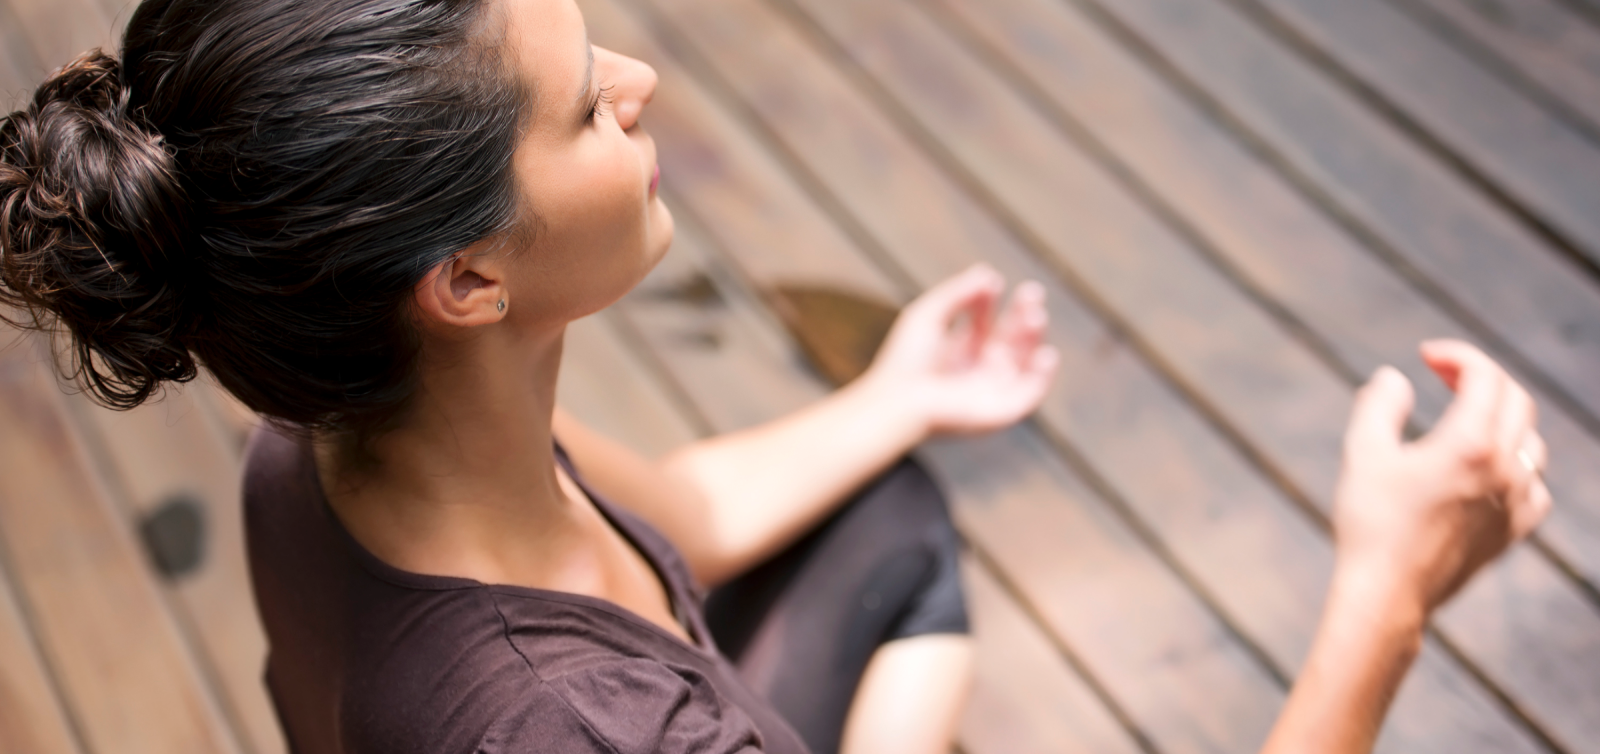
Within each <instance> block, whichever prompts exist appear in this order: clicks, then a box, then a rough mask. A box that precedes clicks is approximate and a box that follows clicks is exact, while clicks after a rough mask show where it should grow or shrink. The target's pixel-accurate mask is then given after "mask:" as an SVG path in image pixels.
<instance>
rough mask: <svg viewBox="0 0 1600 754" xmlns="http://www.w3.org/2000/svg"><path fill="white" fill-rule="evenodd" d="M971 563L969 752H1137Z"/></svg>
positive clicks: (966, 573) (964, 735) (964, 734)
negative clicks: (972, 675)
mask: <svg viewBox="0 0 1600 754" xmlns="http://www.w3.org/2000/svg"><path fill="white" fill-rule="evenodd" d="M965 566H966V567H965V568H964V570H963V572H962V576H963V579H964V582H965V586H966V588H967V604H968V608H969V610H970V611H971V614H972V639H973V644H974V657H975V670H976V678H975V679H974V681H973V689H972V697H971V699H970V700H969V701H968V704H967V712H966V716H965V717H963V718H962V721H961V732H960V734H959V738H960V740H961V744H962V747H963V749H964V750H965V751H966V752H967V754H988V753H989V752H995V754H1000V753H1001V752H1004V753H1005V754H1133V753H1134V752H1136V751H1138V748H1137V747H1136V746H1135V745H1134V743H1133V741H1132V740H1131V739H1130V738H1129V737H1128V734H1127V733H1126V732H1125V731H1123V730H1122V729H1121V728H1119V727H1117V723H1116V721H1115V720H1113V719H1112V717H1111V715H1109V714H1107V712H1106V711H1105V709H1104V708H1103V707H1101V706H1100V704H1099V701H1098V700H1097V699H1096V698H1095V697H1094V694H1093V692H1092V691H1090V690H1089V688H1088V687H1087V685H1086V684H1084V683H1083V681H1082V680H1081V679H1080V678H1079V677H1078V676H1076V675H1074V674H1072V673H1071V672H1070V671H1069V669H1068V667H1067V665H1066V663H1065V662H1064V661H1063V660H1062V659H1061V657H1060V656H1059V655H1057V654H1056V650H1055V647H1053V646H1051V644H1050V641H1049V639H1048V638H1046V636H1045V635H1044V633H1043V632H1042V631H1040V630H1039V627H1038V626H1037V625H1035V624H1034V623H1033V622H1032V621H1031V620H1029V618H1028V616H1026V615H1025V614H1023V612H1022V610H1021V609H1020V608H1018V607H1017V605H1016V603H1015V602H1013V601H1012V600H1011V598H1010V597H1009V595H1007V594H1005V593H1004V591H1003V590H1002V589H1001V587H1000V585H999V583H998V582H997V581H996V580H995V577H994V576H993V575H991V574H990V573H989V572H988V571H987V570H985V569H984V568H983V567H981V566H978V565H976V564H975V563H973V562H972V561H970V560H968V561H966V563H965Z"/></svg>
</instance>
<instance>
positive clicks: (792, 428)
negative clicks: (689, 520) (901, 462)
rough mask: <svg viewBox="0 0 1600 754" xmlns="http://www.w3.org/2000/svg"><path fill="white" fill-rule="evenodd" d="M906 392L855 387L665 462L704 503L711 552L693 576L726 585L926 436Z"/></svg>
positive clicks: (699, 445)
mask: <svg viewBox="0 0 1600 754" xmlns="http://www.w3.org/2000/svg"><path fill="white" fill-rule="evenodd" d="M927 434H928V429H927V424H926V421H925V419H924V418H923V412H921V411H919V410H918V408H917V406H916V405H915V401H914V398H913V397H912V396H910V395H908V394H907V393H905V392H904V391H896V390H893V389H890V388H888V387H887V386H880V385H879V384H877V383H874V382H872V381H871V380H867V379H864V380H858V381H856V382H854V383H851V384H850V385H847V386H845V387H844V388H842V389H840V390H839V391H837V392H835V393H833V394H831V395H829V396H828V397H826V398H823V399H822V400H819V401H817V402H816V403H813V404H811V405H810V406H807V407H806V408H803V409H801V410H799V411H796V412H794V413H792V414H789V415H786V416H784V417H781V418H779V419H776V420H774V421H771V422H768V423H766V424H762V425H759V426H756V427H752V428H749V429H746V430H741V431H738V432H732V433H728V434H725V435H719V436H716V437H712V438H708V439H705V440H702V441H699V442H696V443H693V444H691V445H688V446H686V447H684V448H682V449H680V450H678V451H675V452H673V453H672V454H670V455H668V456H667V457H665V458H663V459H662V461H661V463H662V467H663V469H664V470H665V471H666V472H667V473H668V474H669V475H671V476H673V477H675V478H677V479H679V480H681V481H683V482H685V483H686V484H688V485H689V486H692V487H693V488H694V489H695V490H696V491H697V492H698V493H699V497H700V498H701V499H702V500H703V502H704V505H705V507H706V512H707V513H708V514H709V515H707V516H706V519H705V520H706V521H707V522H708V525H709V527H710V528H711V531H707V532H704V533H703V536H704V537H706V540H707V541H706V542H705V543H704V545H703V549H704V550H705V551H707V552H714V553H716V554H717V556H718V557H717V558H716V561H715V562H712V563H707V564H705V565H704V566H703V567H702V572H701V573H700V574H699V575H700V576H701V578H703V579H705V580H706V581H707V582H710V583H716V582H719V581H722V580H725V579H727V578H730V577H732V576H734V575H736V574H738V573H740V572H742V571H744V570H746V569H747V568H749V567H750V566H752V565H754V564H756V563H758V562H760V561H761V560H763V559H765V558H767V557H768V556H770V555H772V554H773V553H775V552H777V551H779V550H781V549H782V548H783V547H785V546H786V545H788V544H789V543H790V542H792V541H794V540H795V539H797V538H798V537H799V536H800V535H801V534H803V533H804V532H805V531H807V530H809V529H810V528H811V527H812V526H813V525H815V524H816V523H817V522H818V521H820V520H821V519H823V518H824V517H826V516H827V515H828V514H829V513H831V512H832V511H833V510H834V509H835V508H836V507H837V506H838V505H839V504H840V503H842V502H843V501H844V500H846V499H848V497H849V496H850V494H851V493H853V492H855V491H856V490H857V489H859V488H860V487H861V486H862V485H864V484H866V483H867V482H868V481H870V480H871V479H872V478H873V477H874V476H876V475H877V474H879V473H880V472H882V471H883V470H884V469H886V468H887V467H888V466H889V465H890V464H892V463H894V462H895V460H897V459H898V458H900V457H901V456H903V455H905V454H906V453H907V452H908V451H910V450H911V449H912V448H913V447H915V446H916V445H917V444H918V443H920V442H922V440H923V439H924V438H925V437H926V436H927Z"/></svg>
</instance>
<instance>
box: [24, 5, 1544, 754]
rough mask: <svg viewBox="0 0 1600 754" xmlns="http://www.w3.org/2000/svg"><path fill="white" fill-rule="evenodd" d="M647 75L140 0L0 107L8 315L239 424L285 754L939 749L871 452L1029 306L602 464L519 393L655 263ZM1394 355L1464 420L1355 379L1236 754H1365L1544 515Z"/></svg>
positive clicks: (924, 634) (1514, 444)
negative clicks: (1243, 749) (1307, 552)
mask: <svg viewBox="0 0 1600 754" xmlns="http://www.w3.org/2000/svg"><path fill="white" fill-rule="evenodd" d="M654 84H655V75H654V72H653V71H651V70H650V69H649V68H648V67H647V66H645V65H643V64H642V63H639V62H638V61H634V60H630V59H628V58H625V57H622V56H620V55H616V54H614V53H611V52H608V51H606V50H602V49H598V48H594V47H592V46H591V45H590V44H589V43H588V41H587V36H586V32H585V30H584V26H583V21H582V17H581V15H580V14H579V12H578V10H577V8H576V6H575V5H573V3H572V1H571V0H318V2H299V1H296V0H272V1H270V2H268V1H264V0H145V2H144V3H142V4H141V5H140V7H139V9H138V10H137V12H136V13H135V14H134V16H133V18H132V20H131V22H130V24H129V27H128V31H127V35H126V38H125V40H124V45H123V57H122V60H121V61H120V62H119V61H118V60H115V59H112V58H111V57H109V56H106V55H104V54H100V53H91V54H89V55H86V56H85V57H83V58H80V59H79V60H78V61H76V62H74V63H73V64H71V65H69V66H67V67H66V68H65V69H63V70H62V71H60V72H58V73H57V74H56V75H55V76H53V77H52V78H51V79H50V80H49V81H47V82H45V83H44V84H43V85H42V86H41V87H40V89H39V90H38V92H37V94H36V97H35V99H34V101H33V103H32V104H31V105H30V106H29V107H28V108H27V109H26V110H24V111H21V112H18V113H14V114H12V115H11V116H10V117H8V118H7V119H6V120H5V121H4V123H3V126H0V150H3V152H0V156H3V159H0V253H3V264H0V276H3V281H4V289H3V290H4V296H5V297H6V299H7V301H8V302H9V303H11V304H13V305H14V306H16V307H17V310H18V311H21V312H25V313H26V315H25V316H26V318H27V322H26V324H29V325H30V326H35V327H40V328H52V327H55V326H57V324H58V323H59V325H60V326H62V327H64V329H65V330H66V331H68V332H69V333H70V335H71V353H72V354H73V357H74V358H73V359H72V364H73V365H74V367H75V369H74V370H73V373H74V375H75V376H76V377H78V378H79V379H80V380H81V381H82V382H83V383H84V384H85V385H86V386H87V387H88V388H89V389H90V390H91V391H93V392H94V394H96V395H97V396H98V397H100V398H101V399H102V400H103V401H104V402H106V403H108V404H110V405H113V406H124V407H125V406H132V405H136V404H138V403H139V402H141V401H143V400H145V399H146V398H148V397H149V396H151V395H152V394H153V393H154V392H155V391H156V390H157V389H158V388H159V387H160V385H161V384H162V383H164V382H167V381H183V380H187V379H191V378H193V377H194V376H195V375H196V373H197V369H198V367H199V366H200V365H204V366H205V367H206V368H207V369H208V370H209V371H210V372H212V373H213V374H214V375H215V376H216V378H217V379H218V380H219V381H220V382H221V384H222V385H223V386H224V387H226V388H227V389H228V390H229V391H230V392H232V393H233V394H234V395H236V396H237V397H238V398H239V399H240V400H242V401H243V402H244V403H245V404H246V405H248V406H250V407H251V408H252V409H254V410H256V411H257V412H259V413H261V414H263V415H265V416H267V417H270V418H272V419H273V420H275V423H274V426H273V428H272V429H270V430H268V431H266V432H264V433H262V434H260V435H258V436H257V437H256V438H255V439H254V440H253V442H252V445H251V449H250V459H249V469H248V472H247V479H246V505H247V519H248V527H249V532H248V536H249V543H250V551H251V553H250V554H251V562H252V575H253V578H254V580H255V587H256V593H257V601H258V604H259V605H260V608H261V611H262V617H263V621H264V624H265V626H266V628H267V633H268V637H269V640H270V644H271V657H270V658H269V662H268V670H267V681H268V685H269V689H270V691H271V693H272V697H273V700H274V702H275V704H276V705H277V708H278V712H279V716H280V719H281V720H282V722H283V724H284V728H285V731H286V734H287V737H288V739H289V741H290V745H291V747H292V748H293V749H294V750H295V751H297V752H335V751H344V752H363V751H382V752H407V751H417V752H423V751H426V752H443V751H462V752H466V751H481V752H526V751H562V752H576V751H591V750H592V751H668V752H676V751H771V752H799V751H805V750H806V749H807V747H808V746H809V747H810V748H811V749H813V750H816V751H832V750H841V751H847V752H857V751H868V750H872V751H907V752H911V751H918V752H932V751H945V750H948V747H949V744H950V740H951V737H952V735H953V730H954V724H955V721H956V719H957V716H958V713H959V709H960V705H961V701H962V695H963V692H964V688H965V686H966V684H967V681H968V678H969V677H970V673H971V671H970V664H971V657H970V653H971V649H970V646H969V644H968V641H967V640H966V639H965V638H964V633H965V613H964V607H963V604H962V601H961V597H960V591H959V585H958V584H957V582H956V580H955V576H954V565H953V564H954V542H955V539H954V536H953V534H952V532H951V530H950V527H949V523H948V515H947V512H946V511H945V508H944V505H943V501H942V499H941V497H940V496H939V493H938V490H937V488H936V487H935V486H934V485H933V484H932V482H931V480H929V479H928V478H927V476H926V475H925V474H924V473H923V472H921V470H920V469H918V468H917V467H916V466H915V465H914V464H911V463H909V462H905V461H901V460H900V459H901V458H902V457H903V456H904V454H905V453H906V452H907V451H908V450H910V449H911V448H912V447H914V446H915V445H916V444H917V443H919V442H921V441H922V440H923V439H925V438H927V437H928V436H930V435H933V434H936V433H951V432H982V431H988V430H993V429H998V428H1001V427H1004V426H1007V425H1009V424H1011V423H1013V422H1015V421H1017V420H1019V419H1020V418H1022V417H1023V416H1025V415H1026V414H1028V413H1029V412H1031V411H1032V410H1033V409H1034V408H1035V407H1036V405H1037V404H1038V403H1039V402H1040V400H1042V397H1043V395H1044V393H1045V391H1046V389H1047V387H1048V385H1049V383H1050V381H1051V379H1052V377H1053V374H1054V371H1055V367H1056V357H1055V355H1054V353H1053V352H1052V351H1051V350H1050V349H1049V348H1048V347H1047V346H1043V345H1041V342H1042V334H1043V331H1044V328H1045V315H1044V308H1043V302H1042V292H1041V290H1042V289H1041V288H1040V287H1039V286H1038V285H1037V284H1031V283H1024V284H1023V285H1020V286H1018V288H1017V290H1016V291H1015V293H1014V294H1013V295H1012V296H1011V297H1010V299H1009V302H1007V303H1006V304H1005V305H1004V306H1001V305H1000V304H999V300H1000V298H1001V294H1002V288H1003V283H1002V281H1000V280H999V279H998V277H997V276H996V275H995V274H994V273H993V272H992V271H989V270H986V269H982V268H976V269H973V270H969V271H968V272H966V273H964V274H962V275H960V276H957V277H956V278H953V279H952V280H950V281H947V282H946V283H944V284H942V285H940V286H938V287H936V288H934V289H933V290H931V291H929V292H928V293H927V294H925V295H924V296H922V297H921V298H919V299H918V300H917V301H915V302H914V303H913V304H911V305H910V306H909V307H908V308H907V310H906V311H905V313H904V314H903V315H902V316H901V318H900V320H899V321H898V322H897V323H896V325H895V328H894V330H893V331H892V332H891V334H890V337H889V339H888V341H887V342H886V344H885V346H884V348H883V349H882V351H881V352H880V354H879V355H878V357H877V359H876V360H875V361H874V363H873V366H872V368H871V369H870V370H869V371H868V372H867V374H866V375H864V376H863V377H862V378H860V379H859V380H857V381H856V382H854V383H852V384H851V385H849V386H847V387H846V388H844V389H842V390H841V391H839V392H838V393H836V394H834V395H833V396H830V397H829V398H827V399H825V400H823V401H821V402H819V403H817V404H815V405H813V406H811V407H809V408H806V409H804V410H802V411H800V412H798V413H796V414H794V415H791V416H788V417H785V418H783V419H780V420H778V421H775V422H773V423H771V424H768V425H765V426H761V427H757V428H754V429H751V430H747V431H743V432H739V433H735V434H731V435H727V436H723V437H718V438H712V439H709V440H706V441H702V442H699V443H695V444H693V445H691V446H689V447H687V448H684V449H682V450H680V451H677V452H675V453H673V454H671V455H669V456H668V457H666V458H664V459H662V460H660V461H658V462H651V461H647V460H644V459H641V458H638V457H636V456H634V455H632V454H631V453H629V452H628V451H627V450H625V449H623V448H621V447H619V446H617V445H615V444H614V443H611V442H610V441H608V440H606V439H604V438H602V437H599V436H597V435H595V434H594V433H593V432H591V431H589V430H587V429H586V428H584V427H583V426H582V425H581V424H579V423H578V422H577V421H575V420H574V419H573V418H572V417H570V416H567V415H566V414H564V413H563V412H561V411H560V409H558V408H557V407H556V406H555V405H554V392H555V380H556V375H557V372H558V366H559V362H560V354H561V340H562V333H563V332H564V328H565V326H566V324H567V323H568V322H570V321H572V320H574V319H576V318H579V317H582V316H585V315H587V314H590V313H592V312H595V311H597V310H599V309H601V308H603V307H605V306H606V305H608V304H610V303H612V302H613V301H615V300H617V299H618V298H619V297H620V296H622V295H623V293H625V292H626V291H627V290H628V289H630V288H631V287H632V286H633V285H635V284H636V283H637V282H638V281H639V280H640V279H641V278H642V277H643V276H644V274H645V273H646V272H647V271H648V270H649V269H650V268H651V266H652V265H653V264H654V263H655V262H656V260H657V259H659V257H660V256H661V254H663V253H665V251H666V248H667V246H668V244H669V242H670V240H671V235H672V220H671V216H670V215H669V214H668V212H667V210H666V208H665V207H664V206H663V205H662V204H661V203H660V201H659V200H658V199H657V198H656V189H657V186H658V181H659V171H658V170H657V169H656V167H655V152H654V145H653V143H652V142H651V140H650V138H649V137H648V136H647V135H646V134H645V133H644V131H643V129H642V128H641V127H640V126H639V118H640V113H641V111H642V110H643V108H644V107H645V106H646V105H647V104H648V102H649V100H650V97H651V94H652V92H653V88H654ZM957 324H960V325H961V326H956V325H957ZM1423 354H1424V356H1425V357H1426V359H1427V360H1428V362H1429V364H1430V365H1431V366H1432V367H1433V368H1434V369H1435V370H1436V371H1438V372H1439V373H1440V374H1441V376H1443V377H1444V378H1445V379H1446V380H1447V381H1449V382H1450V383H1451V384H1452V386H1453V387H1455V388H1456V389H1457V390H1458V393H1459V394H1458V398H1457V399H1456V401H1455V403H1454V404H1453V405H1452V406H1451V408H1450V410H1449V412H1448V413H1447V415H1446V417H1445V418H1444V419H1443V420H1442V421H1441V422H1440V424H1439V426H1438V427H1436V428H1435V429H1434V430H1433V431H1432V432H1431V433H1430V434H1429V435H1428V436H1427V437H1425V438H1423V439H1421V440H1419V441H1417V442H1410V443H1408V442H1404V441H1402V439H1401V437H1400V432H1401V427H1402V425H1403V423H1404V420H1405V418H1406V416H1407V415H1408V413H1409V411H1410V406H1411V393H1410V386H1409V385H1408V384H1407V383H1406V382H1405V380H1404V378H1403V377H1401V376H1400V375H1399V374H1398V373H1397V372H1395V371H1394V370H1392V369H1384V370H1380V372H1379V373H1378V374H1376V375H1375V376H1374V378H1373V379H1372V381H1371V382H1370V383H1369V384H1368V385H1367V387H1365V388H1364V389H1363V390H1362V392H1361V395H1360V398H1359V400H1358V402H1357V405H1356V407H1355V410H1354V412H1353V415H1352V420H1351V424H1350V428H1349V431H1348V443H1347V464H1346V470H1345V474H1344V476H1343V478H1342V480H1341V483H1340V489H1339V491H1338V496H1337V497H1338V506H1337V510H1336V515H1335V526H1336V530H1337V535H1338V537H1337V539H1338V546H1337V551H1338V567H1337V571H1336V576H1335V579H1334V582H1333V586H1332V589H1331V593H1330V597H1329V602H1328V608H1327V612H1326V615H1325V616H1324V622H1323V624H1322V629H1321V632H1320V633H1319V636H1318V639H1317V642H1316V644H1315V647H1314V649H1313V652H1312V655H1311V657H1310V659H1309V660H1308V662H1307V664H1306V667H1305V671H1304V673H1303V674H1302V677H1301V678H1300V680H1299V682H1298V683H1297V684H1296V687H1295V690H1294V691H1293V693H1292V694H1291V697H1290V701H1289V704H1288V706H1287V707H1286V709H1285V711H1284V713H1283V717H1282V718H1281V720H1280V722H1279V725H1278V726H1277V728H1276V729H1275V730H1274V733H1273V736H1272V738H1271V740H1270V741H1269V742H1268V744H1267V748H1268V750H1271V751H1284V752H1288V751H1316V752H1355V751H1365V750H1367V749H1369V748H1370V746H1371V743H1372V739H1373V736H1374V734H1375V731H1376V729H1377V727H1378V724H1379V722H1380V720H1381V717H1382V714H1383V711H1384V709H1385V708H1386V706H1387V703H1388V699H1389V698H1390V696H1391V695H1392V694H1393V692H1394V690H1395V688H1396V687H1397V685H1398V683H1399V681H1400V678H1401V677H1402V676H1403V674H1404V672H1405V670H1406V667H1407V666H1408V664H1409V662H1410V660H1411V658H1412V657H1413V656H1414V655H1415V653H1416V652H1417V650H1418V647H1419V646H1420V641H1421V635H1422V634H1421V631H1422V625H1423V622H1424V621H1425V619H1426V616H1427V615H1428V614H1429V613H1430V612H1431V611H1432V610H1433V609H1434V608H1435V607H1437V606H1438V605H1439V604H1440V603H1441V602H1443V601H1444V600H1445V599H1447V598H1448V597H1449V596H1450V595H1451V594H1453V593H1454V592H1455V591H1456V590H1457V589H1458V588H1459V587H1460V585H1461V584H1462V582H1464V581H1465V580H1466V579H1467V578H1468V577H1469V576H1470V575H1471V574H1472V573H1473V572H1474V571H1476V569H1477V568H1478V567H1480V566H1481V565H1482V564H1483V563H1484V562H1486V561H1488V560H1489V559H1491V558H1493V557H1494V556H1495V555H1496V554H1498V553H1499V552H1501V551H1502V550H1504V548H1505V547H1506V546H1507V545H1508V544H1509V543H1510V542H1512V541H1515V540H1516V539H1517V538H1519V537H1521V536H1523V535H1525V534H1526V533H1527V532H1528V531H1529V530H1530V529H1531V528H1532V527H1533V526H1534V525H1535V524H1536V523H1537V522H1538V520H1540V518H1542V516H1543V515H1544V513H1545V511H1546V510H1547V509H1548V507H1549V505H1550V498H1549V493H1548V491H1547V490H1546V489H1545V488H1544V486H1543V483H1542V481H1541V479H1540V473H1539V470H1540V469H1541V468H1542V466H1543V463H1544V454H1545V451H1544V445H1543V442H1542V440H1541V439H1540V438H1539V435H1538V434H1537V432H1536V430H1535V428H1534V409H1533V404H1532V402H1531V400H1530V399H1529V398H1528V395H1527V393H1526V392H1525V391H1524V390H1523V389H1522V388H1521V387H1519V386H1518V385H1516V384H1515V383H1514V382H1513V381H1511V380H1510V379H1509V378H1508V377H1507V376H1506V374H1505V373H1504V372H1503V371H1502V370H1501V369H1500V368H1499V367H1498V366H1496V365H1495V364H1494V363H1493V362H1491V361H1490V360H1489V359H1487V358H1486V357H1484V356H1483V355H1482V354H1481V353H1479V352H1478V351H1477V350H1476V349H1473V348H1472V347H1470V346H1467V345H1465V344H1461V343H1453V342H1441V343H1430V344H1425V345H1424V350H1423ZM558 438H559V443H558V442H557V439H558ZM580 471H581V473H580ZM696 584H698V585H700V586H719V585H720V586H721V589H720V590H719V591H718V592H717V593H716V595H715V596H714V597H713V598H712V601H711V605H710V606H709V608H706V609H705V613H706V614H702V600H701V596H700V594H701V593H700V592H699V587H697V586H696ZM713 637H715V638H714V639H713ZM719 646H720V647H721V648H722V649H723V650H726V652H727V654H728V655H732V657H731V658H730V657H728V656H724V654H723V653H722V652H719V650H718V647H719Z"/></svg>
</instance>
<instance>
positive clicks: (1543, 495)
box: [1511, 476, 1555, 541]
mask: <svg viewBox="0 0 1600 754" xmlns="http://www.w3.org/2000/svg"><path fill="white" fill-rule="evenodd" d="M1554 506H1555V499H1554V498H1552V497H1551V495H1550V488H1549V487H1548V486H1546V485H1545V483H1544V479H1543V478H1542V477H1537V476H1536V477H1534V478H1533V481H1532V483H1531V484H1529V485H1528V489H1527V491H1526V492H1525V493H1524V494H1523V496H1522V498H1521V499H1520V500H1518V501H1516V503H1515V504H1514V505H1512V506H1511V538H1512V540H1513V541H1515V540H1518V539H1522V538H1523V537H1526V536H1528V535H1529V534H1531V533H1533V530H1534V529H1537V528H1539V524H1540V522H1542V521H1544V519H1545V517H1546V516H1548V515H1550V509H1551V508H1553V507H1554Z"/></svg>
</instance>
